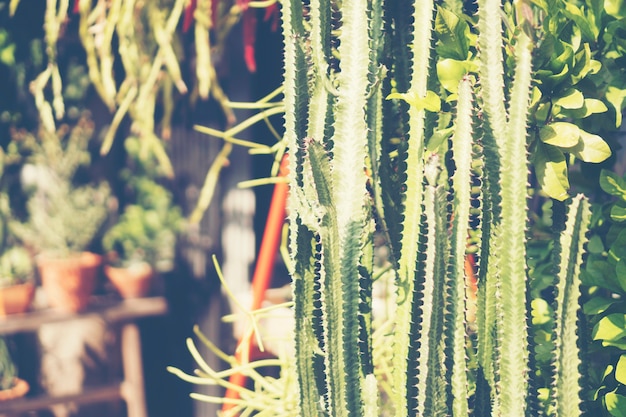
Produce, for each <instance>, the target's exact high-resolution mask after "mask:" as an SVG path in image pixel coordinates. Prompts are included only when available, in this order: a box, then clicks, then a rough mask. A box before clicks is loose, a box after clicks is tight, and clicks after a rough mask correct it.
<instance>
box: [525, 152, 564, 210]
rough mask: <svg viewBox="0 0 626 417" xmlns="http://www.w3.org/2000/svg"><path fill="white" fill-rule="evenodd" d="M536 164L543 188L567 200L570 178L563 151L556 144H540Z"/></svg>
mask: <svg viewBox="0 0 626 417" xmlns="http://www.w3.org/2000/svg"><path fill="white" fill-rule="evenodd" d="M534 165H535V170H536V174H537V179H538V180H539V184H541V189H542V190H543V191H544V192H545V193H546V194H548V195H549V196H550V197H552V198H554V199H556V200H559V201H563V200H565V199H566V198H567V197H568V193H567V191H568V190H569V180H568V178H567V164H566V162H565V155H564V154H563V152H561V150H559V149H558V148H555V147H554V146H538V147H537V150H536V151H535V161H534Z"/></svg>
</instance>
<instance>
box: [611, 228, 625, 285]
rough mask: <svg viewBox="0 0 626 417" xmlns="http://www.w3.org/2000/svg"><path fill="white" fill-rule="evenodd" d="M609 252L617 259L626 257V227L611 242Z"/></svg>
mask: <svg viewBox="0 0 626 417" xmlns="http://www.w3.org/2000/svg"><path fill="white" fill-rule="evenodd" d="M609 253H610V254H611V255H612V256H613V257H614V258H615V259H626V229H622V230H621V231H620V232H619V233H618V235H617V237H616V238H615V240H614V241H613V242H612V243H611V248H610V249H609ZM618 276H619V274H618ZM620 282H621V281H620ZM624 282H625V283H626V280H624ZM623 287H624V286H623ZM625 289H626V288H625Z"/></svg>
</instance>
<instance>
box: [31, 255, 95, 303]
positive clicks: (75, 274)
mask: <svg viewBox="0 0 626 417" xmlns="http://www.w3.org/2000/svg"><path fill="white" fill-rule="evenodd" d="M101 264H102V257H101V256H100V255H96V254H95V253H91V252H82V253H80V254H77V255H75V256H71V257H69V258H64V259H60V258H59V259H56V258H52V257H48V256H40V257H38V258H37V267H38V269H39V275H40V276H41V286H42V287H43V289H44V291H45V294H46V298H47V300H48V305H50V306H51V307H56V308H59V309H61V310H65V311H69V312H73V313H76V312H79V311H82V310H84V309H85V307H87V304H89V297H90V296H91V294H92V293H93V290H94V288H95V286H96V278H97V276H98V268H99V267H100V265H101Z"/></svg>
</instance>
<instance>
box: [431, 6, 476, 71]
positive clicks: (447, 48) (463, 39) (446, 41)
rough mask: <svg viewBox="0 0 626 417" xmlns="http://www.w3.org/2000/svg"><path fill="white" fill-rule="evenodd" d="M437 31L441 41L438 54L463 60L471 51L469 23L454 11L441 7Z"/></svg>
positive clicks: (437, 20)
mask: <svg viewBox="0 0 626 417" xmlns="http://www.w3.org/2000/svg"><path fill="white" fill-rule="evenodd" d="M435 31H436V33H437V37H438V40H439V42H438V43H437V46H436V51H437V55H438V56H440V57H442V58H452V59H456V60H460V61H463V60H465V59H467V55H468V52H469V44H468V39H469V34H470V31H469V25H468V24H467V22H466V21H465V20H463V19H461V18H459V16H457V15H456V14H455V13H453V12H452V11H450V10H448V9H446V8H443V7H439V8H437V17H436V19H435Z"/></svg>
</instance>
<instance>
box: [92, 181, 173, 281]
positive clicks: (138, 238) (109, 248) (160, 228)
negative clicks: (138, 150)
mask: <svg viewBox="0 0 626 417" xmlns="http://www.w3.org/2000/svg"><path fill="white" fill-rule="evenodd" d="M137 186H138V187H137V188H138V192H137V201H136V203H134V204H129V205H127V206H126V207H124V211H123V212H122V214H121V215H120V217H119V220H118V221H117V223H115V225H114V226H112V227H111V228H110V229H109V230H108V231H107V232H106V233H105V235H104V237H103V240H102V246H103V248H104V250H105V251H106V253H107V260H108V262H109V263H110V264H111V265H113V266H116V267H130V266H131V265H133V264H138V263H142V262H145V263H147V264H149V265H150V266H151V267H153V268H154V269H155V270H156V271H160V272H166V271H169V270H171V269H172V267H173V262H174V254H175V246H176V239H177V235H178V232H179V231H180V230H181V227H182V214H181V211H180V208H179V207H177V206H175V205H173V204H172V197H171V194H170V193H169V192H168V191H167V190H166V189H165V188H164V187H163V186H161V185H159V184H157V183H156V182H154V181H152V180H151V179H148V178H144V179H142V180H141V181H140V182H138V183H137Z"/></svg>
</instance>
